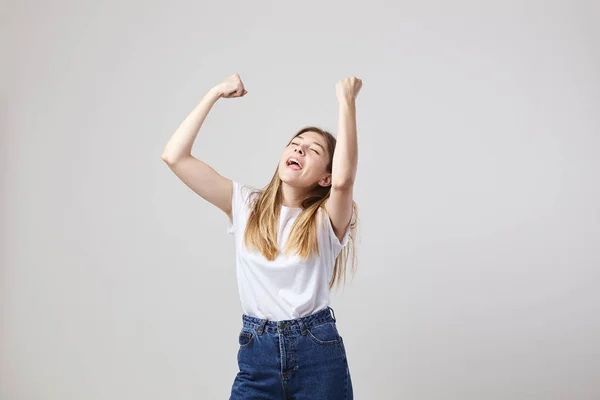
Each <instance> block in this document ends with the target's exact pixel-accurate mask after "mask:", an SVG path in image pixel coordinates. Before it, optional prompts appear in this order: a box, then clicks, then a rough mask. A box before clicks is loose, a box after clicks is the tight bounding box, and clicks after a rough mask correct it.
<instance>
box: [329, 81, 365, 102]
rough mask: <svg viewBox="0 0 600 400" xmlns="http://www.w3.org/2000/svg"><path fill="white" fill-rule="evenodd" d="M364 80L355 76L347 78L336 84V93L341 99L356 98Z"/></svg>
mask: <svg viewBox="0 0 600 400" xmlns="http://www.w3.org/2000/svg"><path fill="white" fill-rule="evenodd" d="M361 87H362V81H361V80H360V79H358V78H357V77H355V76H352V77H350V78H345V79H342V80H341V81H339V82H338V83H337V84H336V85H335V93H336V95H337V98H338V100H339V101H348V100H354V99H355V98H356V96H357V95H358V92H360V88H361Z"/></svg>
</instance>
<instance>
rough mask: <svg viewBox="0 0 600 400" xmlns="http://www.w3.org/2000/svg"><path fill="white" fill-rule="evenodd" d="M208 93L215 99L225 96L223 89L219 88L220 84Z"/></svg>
mask: <svg viewBox="0 0 600 400" xmlns="http://www.w3.org/2000/svg"><path fill="white" fill-rule="evenodd" d="M206 95H207V96H209V97H211V98H212V99H214V100H218V99H220V98H221V97H222V96H223V93H221V90H220V89H219V87H218V86H215V87H213V88H211V89H210V90H209V91H208V93H207V94H206Z"/></svg>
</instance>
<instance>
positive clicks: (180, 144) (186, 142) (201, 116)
mask: <svg viewBox="0 0 600 400" xmlns="http://www.w3.org/2000/svg"><path fill="white" fill-rule="evenodd" d="M220 97H221V94H220V93H219V92H218V91H217V90H216V89H215V88H212V89H211V90H209V91H208V93H206V94H205V95H204V97H203V98H202V100H201V101H200V103H198V105H197V106H196V107H195V108H194V109H193V110H192V112H190V113H189V115H188V116H187V117H186V118H185V120H183V122H182V123H181V124H180V125H179V127H178V128H177V130H175V133H174V134H173V136H171V138H170V139H169V141H168V142H167V145H166V146H165V149H164V151H163V154H162V159H163V160H165V161H167V162H175V161H177V160H179V159H181V158H182V157H186V156H189V155H191V153H192V146H193V144H194V141H195V140H196V136H197V135H198V131H199V130H200V127H201V126H202V123H203V122H204V120H205V119H206V116H207V115H208V113H209V111H210V110H211V108H212V106H213V105H214V104H215V103H216V102H217V100H218V99H219V98H220Z"/></svg>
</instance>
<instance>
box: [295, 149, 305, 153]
mask: <svg viewBox="0 0 600 400" xmlns="http://www.w3.org/2000/svg"><path fill="white" fill-rule="evenodd" d="M296 151H299V152H300V154H303V152H304V150H302V149H296Z"/></svg>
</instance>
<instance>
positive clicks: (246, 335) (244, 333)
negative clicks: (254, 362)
mask: <svg viewBox="0 0 600 400" xmlns="http://www.w3.org/2000/svg"><path fill="white" fill-rule="evenodd" d="M254 335H255V333H254V331H250V330H246V329H242V330H241V331H240V334H239V335H238V343H239V345H240V347H249V346H250V345H251V344H252V343H253V342H254Z"/></svg>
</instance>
